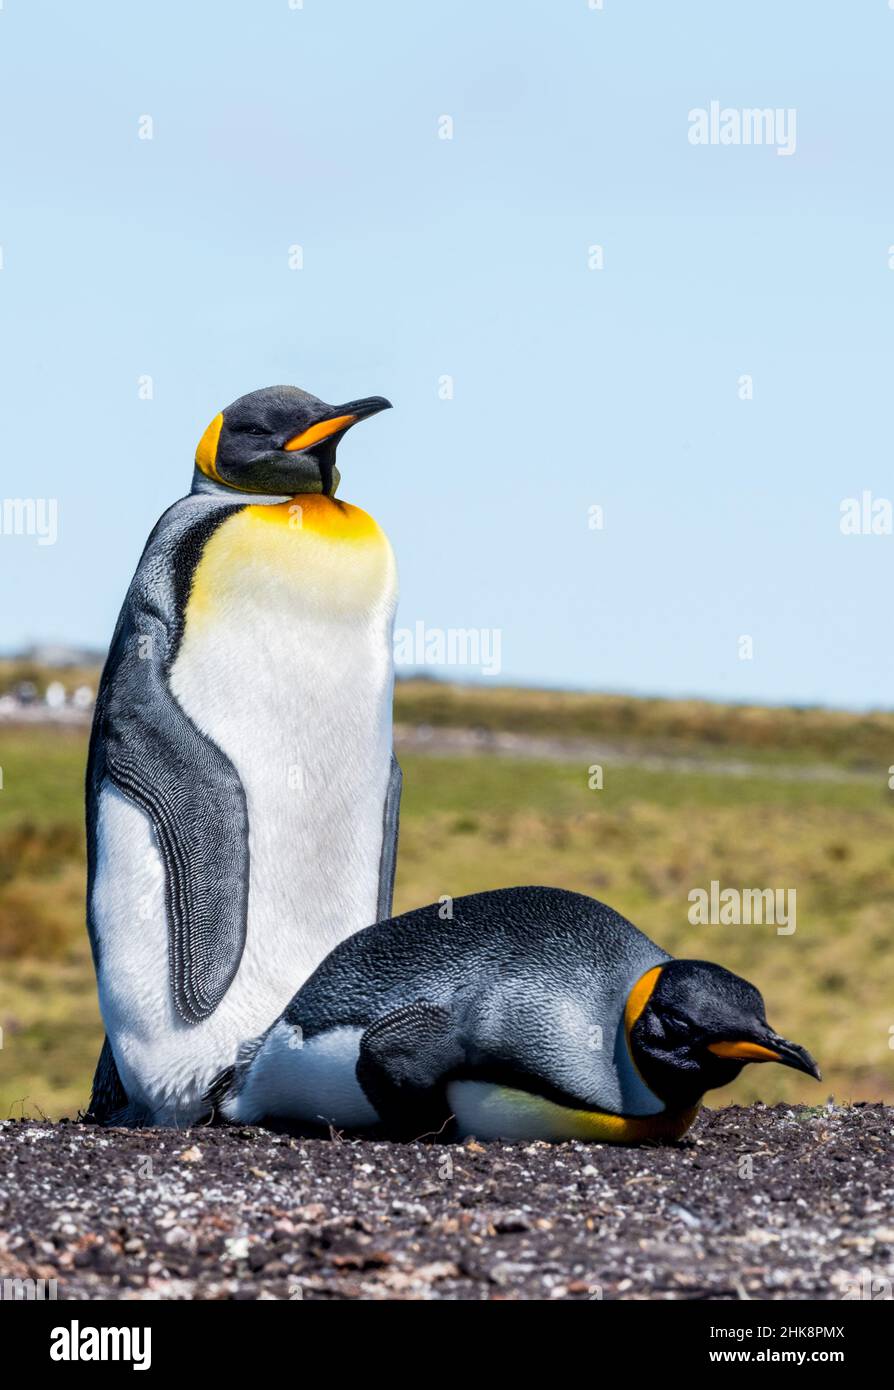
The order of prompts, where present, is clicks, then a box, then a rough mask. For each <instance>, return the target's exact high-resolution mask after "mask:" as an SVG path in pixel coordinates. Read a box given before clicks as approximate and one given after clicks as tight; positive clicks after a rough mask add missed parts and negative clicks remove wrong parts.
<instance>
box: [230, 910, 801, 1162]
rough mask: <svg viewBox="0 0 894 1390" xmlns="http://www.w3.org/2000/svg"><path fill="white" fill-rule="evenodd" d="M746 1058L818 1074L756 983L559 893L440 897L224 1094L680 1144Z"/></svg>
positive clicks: (378, 932) (373, 937)
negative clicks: (772, 1020) (448, 900)
mask: <svg viewBox="0 0 894 1390" xmlns="http://www.w3.org/2000/svg"><path fill="white" fill-rule="evenodd" d="M746 1062H781V1063H782V1064H783V1065H784V1066H788V1067H794V1068H795V1069H796V1070H797V1071H802V1072H806V1073H807V1074H808V1076H813V1077H816V1078H817V1079H819V1071H818V1069H817V1066H816V1063H815V1062H814V1060H813V1058H812V1057H811V1056H810V1054H809V1053H808V1052H806V1051H805V1050H804V1048H803V1047H799V1046H798V1045H797V1044H796V1043H791V1042H787V1041H786V1039H785V1038H781V1037H780V1036H779V1035H778V1033H774V1032H773V1030H772V1029H771V1028H770V1026H769V1024H768V1023H767V1020H766V1017H765V1014H764V1003H763V1000H762V998H761V996H760V994H759V993H758V991H757V990H756V989H755V988H754V985H751V984H749V983H748V981H747V980H743V979H741V978H740V977H739V976H738V975H733V974H731V972H730V971H729V970H724V969H723V968H722V966H719V965H712V964H711V963H710V962H708V961H701V960H673V959H672V958H671V957H670V956H669V955H668V954H667V952H666V951H662V950H661V948H660V947H659V946H656V945H655V943H654V942H652V941H650V940H649V938H648V937H647V936H644V935H643V933H642V932H641V931H638V930H637V928H636V927H634V926H633V925H632V924H631V923H630V922H628V921H626V920H625V919H624V918H623V917H621V916H619V914H618V913H617V912H613V911H612V909H611V908H610V907H606V906H605V905H604V904H603V903H600V902H596V901H595V900H594V899H592V898H587V897H584V896H583V895H582V894H580V893H567V892H563V891H562V890H560V889H558V888H503V889H499V890H497V891H496V892H491V893H475V894H472V895H471V896H470V897H466V898H457V899H456V900H455V901H454V903H453V916H452V918H451V919H449V920H444V918H443V915H442V908H441V905H440V904H439V903H434V904H433V905H432V906H430V907H422V908H418V909H417V910H416V911H415V912H408V913H406V914H405V915H404V916H402V917H395V918H393V919H392V920H391V921H389V922H380V923H378V925H376V926H371V927H368V928H367V929H366V930H365V931H360V932H358V933H357V935H356V936H353V937H351V939H350V940H349V941H345V942H342V944H341V945H340V946H337V947H336V949H335V950H334V951H333V952H332V954H331V955H330V956H328V957H327V959H326V960H325V961H324V962H323V963H322V965H320V966H319V967H318V969H317V970H316V971H315V972H314V974H313V975H312V976H311V977H310V979H309V980H307V982H306V983H305V984H304V986H303V987H302V988H301V989H300V990H299V991H298V993H297V994H296V996H295V998H294V999H293V1000H292V1002H291V1004H290V1005H289V1007H288V1008H287V1009H286V1010H285V1012H284V1013H283V1015H282V1017H281V1018H280V1019H278V1020H277V1021H276V1023H274V1024H273V1025H272V1026H271V1027H270V1028H268V1030H267V1032H266V1033H265V1034H264V1035H263V1036H262V1037H261V1038H258V1039H257V1040H255V1041H254V1042H252V1043H249V1044H247V1045H246V1046H245V1047H244V1048H243V1050H242V1054H241V1057H240V1059H239V1061H238V1063H237V1066H236V1067H235V1068H234V1069H233V1071H232V1072H231V1073H228V1074H224V1075H222V1076H221V1077H219V1078H218V1079H217V1082H216V1085H215V1087H214V1088H213V1091H212V1093H211V1095H210V1096H209V1099H213V1100H214V1101H215V1102H216V1103H217V1104H218V1105H219V1107H220V1109H221V1112H222V1113H223V1115H224V1116H225V1117H226V1118H227V1119H230V1120H237V1121H241V1122H247V1123H256V1122H259V1121H262V1120H268V1121H270V1120H273V1121H280V1122H282V1121H286V1122H290V1123H292V1124H294V1125H297V1126H298V1127H299V1128H304V1129H306V1128H318V1127H325V1126H326V1125H327V1124H331V1125H334V1126H335V1127H336V1128H338V1129H349V1130H355V1131H361V1132H362V1131H364V1130H366V1131H376V1132H379V1133H382V1132H384V1133H385V1134H387V1135H390V1136H392V1137H395V1138H403V1139H408V1138H414V1137H419V1136H422V1135H426V1134H440V1135H446V1134H448V1133H449V1132H450V1131H449V1130H448V1125H449V1124H450V1123H451V1122H452V1124H453V1131H452V1132H453V1134H454V1135H456V1136H459V1137H462V1136H467V1135H469V1134H474V1135H476V1136H477V1137H478V1138H479V1139H508V1140H528V1139H594V1140H602V1141H608V1142H615V1143H637V1142H641V1141H645V1140H655V1139H679V1138H681V1137H682V1135H683V1134H685V1132H686V1130H687V1129H688V1128H689V1126H690V1125H691V1124H692V1122H693V1120H694V1119H695V1116H696V1113H697V1111H698V1108H699V1104H700V1102H701V1098H702V1096H703V1095H704V1093H705V1091H708V1090H711V1089H712V1088H714V1087H716V1086H725V1085H727V1084H728V1083H729V1082H730V1081H733V1080H735V1078H736V1077H737V1076H738V1074H739V1072H740V1071H741V1069H742V1067H743V1066H744V1064H745V1063H746Z"/></svg>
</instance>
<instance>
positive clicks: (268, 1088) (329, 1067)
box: [223, 1021, 378, 1129]
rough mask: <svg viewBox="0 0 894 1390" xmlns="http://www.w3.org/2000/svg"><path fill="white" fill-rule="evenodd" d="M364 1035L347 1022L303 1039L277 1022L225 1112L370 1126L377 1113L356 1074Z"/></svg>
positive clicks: (244, 1117) (242, 1117) (235, 1116)
mask: <svg viewBox="0 0 894 1390" xmlns="http://www.w3.org/2000/svg"><path fill="white" fill-rule="evenodd" d="M362 1036H363V1029H362V1028H349V1027H343V1028H333V1029H331V1030H330V1031H329V1032H328V1033H320V1034H318V1035H317V1036H316V1037H314V1038H310V1039H309V1040H307V1041H305V1040H304V1039H303V1038H302V1037H301V1035H300V1032H298V1031H297V1030H294V1029H292V1028H290V1027H289V1025H288V1024H287V1023H284V1022H282V1021H281V1022H279V1023H277V1025H276V1027H275V1028H273V1029H271V1031H270V1033H269V1034H268V1035H267V1037H266V1038H265V1039H264V1043H263V1045H262V1047H261V1048H260V1050H259V1051H258V1052H257V1054H256V1055H255V1057H254V1058H253V1060H252V1063H251V1066H250V1067H249V1069H248V1072H247V1075H246V1077H245V1082H244V1084H243V1086H242V1089H241V1090H240V1091H239V1093H238V1095H237V1096H235V1097H234V1099H233V1100H231V1101H226V1102H225V1103H224V1105H223V1113H224V1114H225V1115H226V1117H227V1119H230V1120H239V1121H241V1122H242V1123H244V1124H254V1123H256V1122H257V1121H259V1120H263V1119H264V1117H265V1116H268V1115H275V1116H278V1117H280V1118H282V1119H291V1120H300V1121H305V1122H306V1123H308V1124H312V1125H327V1124H331V1125H333V1126H334V1127H335V1128H336V1129H368V1128H369V1127H370V1126H372V1125H374V1124H375V1123H376V1121H377V1119H378V1116H377V1114H376V1111H375V1109H374V1108H373V1107H372V1105H370V1103H369V1101H368V1100H367V1098H366V1096H365V1094H364V1092H363V1089H362V1087H361V1085H360V1083H359V1081H358V1080H357V1074H356V1067H357V1056H358V1052H359V1048H360V1039H361V1037H362Z"/></svg>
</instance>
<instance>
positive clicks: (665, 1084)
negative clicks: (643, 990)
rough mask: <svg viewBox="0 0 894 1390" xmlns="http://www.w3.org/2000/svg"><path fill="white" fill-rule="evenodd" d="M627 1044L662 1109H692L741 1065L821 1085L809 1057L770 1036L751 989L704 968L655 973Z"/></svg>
mask: <svg viewBox="0 0 894 1390" xmlns="http://www.w3.org/2000/svg"><path fill="white" fill-rule="evenodd" d="M629 1040H630V1051H631V1054H632V1056H633V1060H634V1062H635V1063H636V1066H637V1069H638V1071H639V1073H640V1075H641V1076H642V1078H643V1080H644V1081H645V1083H646V1085H647V1086H648V1087H649V1088H650V1090H652V1091H654V1093H655V1095H656V1096H658V1097H659V1099H660V1100H663V1101H664V1102H665V1104H666V1105H667V1106H668V1107H677V1106H680V1107H685V1106H691V1105H695V1104H696V1103H697V1102H698V1101H699V1100H700V1099H701V1097H702V1096H703V1095H704V1093H705V1092H706V1091H711V1090H714V1089H716V1088H717V1087H718V1086H727V1085H729V1083H730V1082H731V1081H735V1079H736V1077H737V1076H738V1075H739V1072H740V1071H741V1070H742V1068H743V1066H745V1064H746V1063H747V1062H779V1063H781V1064H782V1065H783V1066H788V1067H792V1068H794V1069H795V1070H796V1071H802V1072H805V1073H806V1074H807V1075H808V1076H812V1077H814V1078H815V1079H816V1080H819V1079H820V1073H819V1068H818V1067H817V1065H816V1062H814V1060H813V1058H812V1057H811V1056H810V1054H809V1052H807V1051H806V1050H805V1049H804V1048H803V1047H800V1046H799V1045H798V1044H797V1043H791V1042H788V1041H787V1039H785V1038H781V1037H780V1036H779V1035H778V1034H777V1033H774V1032H773V1030H772V1029H771V1028H770V1026H769V1024H768V1023H767V1020H766V1016H765V1012H764V1001H763V999H762V997H761V995H760V992H759V991H758V990H757V989H755V987H754V985H751V984H749V983H748V981H747V980H743V979H742V978H741V977H740V976H738V975H734V974H733V973H732V972H731V971H729V970H725V969H724V968H723V967H722V966H720V965H713V964H711V963H710V962H709V961H699V960H672V961H668V963H667V964H666V965H664V966H662V967H661V970H660V973H659V974H658V978H657V981H656V983H655V986H654V989H653V990H652V992H651V994H650V995H649V998H648V1001H647V1002H646V1004H645V1006H644V1007H643V1008H642V1011H641V1012H640V1013H639V1016H638V1017H637V1019H636V1022H635V1023H634V1024H633V1026H632V1028H631V1029H630V1033H629Z"/></svg>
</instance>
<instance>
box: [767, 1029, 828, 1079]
mask: <svg viewBox="0 0 894 1390" xmlns="http://www.w3.org/2000/svg"><path fill="white" fill-rule="evenodd" d="M770 1046H771V1047H772V1048H774V1049H775V1051H776V1052H778V1054H779V1061H780V1062H781V1063H782V1065H783V1066H784V1067H791V1068H792V1069H793V1070H794V1071H802V1072H803V1073H804V1075H805V1076H812V1077H813V1079H814V1081H822V1079H823V1074H822V1072H821V1071H820V1069H819V1067H818V1066H817V1064H816V1062H815V1061H814V1059H813V1058H812V1057H811V1055H810V1053H809V1052H808V1051H807V1048H806V1047H801V1046H800V1044H799V1043H793V1042H789V1041H788V1039H787V1038H780V1037H779V1036H778V1035H776V1034H774V1036H773V1038H772V1040H771V1042H770Z"/></svg>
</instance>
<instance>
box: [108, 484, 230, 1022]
mask: <svg viewBox="0 0 894 1390" xmlns="http://www.w3.org/2000/svg"><path fill="white" fill-rule="evenodd" d="M232 511H233V507H232V505H231V504H227V505H226V506H225V507H221V505H220V504H216V503H215V502H213V501H209V499H207V498H188V499H184V500H183V501H182V502H179V503H177V504H176V505H175V506H174V507H173V508H171V510H170V511H169V512H167V513H166V514H165V516H164V517H162V519H161V521H160V522H159V523H158V526H157V527H156V528H155V530H154V531H153V533H152V535H151V536H150V538H149V541H148V543H147V546H146V550H145V551H144V553H143V557H142V559H141V561H140V564H139V566H138V568H137V572H136V574H135V576H134V579H133V582H132V583H131V586H130V590H129V591H128V595H127V598H126V599H125V603H124V607H123V609H122V612H121V617H120V618H119V620H118V627H117V629H116V632H115V636H114V638H113V641H112V647H111V650H110V653H109V659H108V662H107V664H106V669H105V671H104V673H103V681H102V686H101V689H100V694H99V698H98V700H97V708H96V715H95V719H94V728H93V738H92V740H91V752H90V768H89V772H88V813H87V822H88V831H91V832H92V831H93V827H94V825H95V821H96V816H97V811H98V798H99V793H100V790H101V786H102V782H103V780H104V779H108V780H110V781H111V782H112V783H113V784H114V785H115V786H116V787H117V788H118V789H119V790H120V791H121V792H122V793H123V794H124V795H125V796H126V797H127V798H128V799H129V800H131V801H132V802H134V804H135V805H137V806H139V807H140V808H141V810H143V811H145V812H146V814H147V815H148V816H149V818H150V820H151V822H152V825H153V828H154V830H155V834H156V838H157V841H158V846H159V849H160V852H161V855H162V859H163V862H164V867H165V890H166V905H167V918H168V940H169V952H168V958H169V970H170V982H171V991H172V994H173V997H174V1002H175V1005H176V1007H177V1011H178V1013H179V1014H180V1015H181V1017H182V1018H183V1019H184V1020H185V1021H186V1022H188V1023H197V1022H199V1020H201V1019H203V1018H207V1017H208V1015H209V1014H211V1013H213V1012H214V1010H215V1008H216V1007H217V1005H218V1004H219V1003H220V1001H221V999H222V998H223V996H224V994H225V993H226V991H227V989H228V988H229V986H230V984H231V983H232V980H233V978H234V976H235V974H236V971H237V969H238V967H239V961H240V959H241V956H242V951H243V948H244V945H245V934H246V918H247V912H248V812H247V808H246V802H245V792H244V789H243V787H242V783H241V781H240V780H239V776H238V773H237V772H236V770H235V768H234V767H233V764H232V763H231V762H230V760H229V759H228V758H227V757H226V755H225V754H224V753H223V752H222V751H221V749H220V748H218V746H217V745H216V744H215V743H214V742H213V740H212V739H210V738H209V737H208V736H207V735H206V734H204V733H202V732H201V730H199V729H198V728H197V727H196V726H195V724H193V722H192V720H191V719H190V718H189V717H188V716H187V714H186V713H185V712H184V711H183V709H182V708H181V707H180V705H179V704H178V703H177V700H176V699H175V697H174V695H173V693H172V691H171V689H170V686H169V684H168V677H169V674H170V670H171V667H172V665H173V662H174V659H175V657H176V654H177V649H178V646H179V643H180V639H181V636H182V625H183V611H184V608H185V606H186V601H187V597H188V594H189V588H190V585H191V583H192V577H193V573H194V571H195V569H196V566H197V565H198V564H199V563H200V561H201V554H202V550H203V549H204V546H205V544H206V542H207V540H208V539H209V537H210V535H211V534H212V533H213V531H214V530H215V529H216V527H217V526H218V525H219V524H220V522H221V521H223V520H225V519H226V517H227V516H229V515H231V514H232ZM90 848H91V853H90V870H91V882H92V875H93V872H94V870H95V862H96V847H95V844H93V843H91V846H90ZM88 901H89V899H88ZM133 929H134V931H139V923H138V922H135V923H134V924H133Z"/></svg>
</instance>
